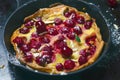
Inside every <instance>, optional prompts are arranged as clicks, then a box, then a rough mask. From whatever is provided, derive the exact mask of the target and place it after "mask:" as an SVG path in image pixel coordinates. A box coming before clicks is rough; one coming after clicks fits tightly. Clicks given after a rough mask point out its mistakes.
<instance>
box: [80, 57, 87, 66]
mask: <svg viewBox="0 0 120 80" xmlns="http://www.w3.org/2000/svg"><path fill="white" fill-rule="evenodd" d="M87 61H88V60H87V58H86V57H84V56H80V58H79V60H78V62H79V64H80V65H82V64H85V63H86V62H87Z"/></svg>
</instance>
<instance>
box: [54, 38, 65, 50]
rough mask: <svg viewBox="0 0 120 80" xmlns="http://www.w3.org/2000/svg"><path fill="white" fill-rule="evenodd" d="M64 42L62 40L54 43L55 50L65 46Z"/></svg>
mask: <svg viewBox="0 0 120 80" xmlns="http://www.w3.org/2000/svg"><path fill="white" fill-rule="evenodd" d="M66 45H67V44H66V42H64V41H63V40H57V41H56V42H55V43H54V46H55V47H56V48H57V49H61V48H62V47H64V46H66Z"/></svg>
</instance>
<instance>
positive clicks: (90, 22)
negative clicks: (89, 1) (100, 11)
mask: <svg viewBox="0 0 120 80" xmlns="http://www.w3.org/2000/svg"><path fill="white" fill-rule="evenodd" d="M92 23H93V21H92V20H88V21H86V22H85V24H84V27H85V29H90V28H91V27H92Z"/></svg>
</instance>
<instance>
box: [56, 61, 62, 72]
mask: <svg viewBox="0 0 120 80" xmlns="http://www.w3.org/2000/svg"><path fill="white" fill-rule="evenodd" d="M63 68H64V66H63V64H62V63H58V64H57V65H56V69H57V70H58V71H62V70H63Z"/></svg>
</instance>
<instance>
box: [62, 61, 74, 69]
mask: <svg viewBox="0 0 120 80" xmlns="http://www.w3.org/2000/svg"><path fill="white" fill-rule="evenodd" d="M74 67H75V62H74V61H72V60H66V61H65V62H64V68H65V69H66V70H71V69H73V68H74Z"/></svg>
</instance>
